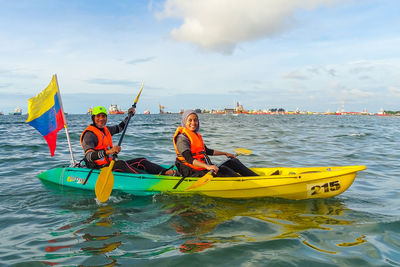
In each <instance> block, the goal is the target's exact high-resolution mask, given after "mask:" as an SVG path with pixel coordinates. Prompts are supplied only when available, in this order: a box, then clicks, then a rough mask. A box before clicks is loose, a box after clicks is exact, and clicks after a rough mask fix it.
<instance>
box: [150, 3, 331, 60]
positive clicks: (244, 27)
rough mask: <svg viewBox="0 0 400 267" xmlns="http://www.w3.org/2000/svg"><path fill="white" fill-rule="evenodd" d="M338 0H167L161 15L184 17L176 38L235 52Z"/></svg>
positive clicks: (214, 48)
mask: <svg viewBox="0 0 400 267" xmlns="http://www.w3.org/2000/svg"><path fill="white" fill-rule="evenodd" d="M335 2H338V0H319V1H318V0H235V1H231V0H218V1H215V0H201V1H199V0H167V1H166V3H165V5H164V9H163V11H162V12H161V13H160V14H158V15H159V17H160V18H181V19H183V24H182V25H180V27H179V28H175V29H173V30H172V32H171V36H172V38H173V39H175V40H177V41H184V42H190V43H193V44H195V45H196V46H198V47H200V48H202V49H205V50H210V51H217V52H222V53H232V52H233V50H234V49H235V47H236V45H237V44H239V43H241V42H245V41H252V40H259V39H264V38H267V37H271V36H274V35H276V34H278V33H281V32H284V31H286V30H288V29H289V28H291V27H293V26H294V21H295V19H294V15H295V13H296V11H298V10H302V9H313V8H316V7H319V6H322V5H325V4H330V3H335Z"/></svg>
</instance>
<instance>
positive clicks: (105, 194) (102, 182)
mask: <svg viewBox="0 0 400 267" xmlns="http://www.w3.org/2000/svg"><path fill="white" fill-rule="evenodd" d="M143 85H144V83H142V87H141V88H140V91H139V94H138V95H137V97H136V99H135V102H134V103H133V105H132V107H133V108H136V103H137V102H138V100H139V97H140V94H141V93H142V90H143ZM132 116H133V114H132V113H129V114H128V120H127V121H126V123H125V127H124V130H123V131H122V134H121V138H120V139H119V142H118V146H121V143H122V139H123V138H124V136H125V132H126V129H127V128H128V124H129V121H130V120H131V118H132ZM115 158H116V154H114V155H113V158H112V160H111V162H110V165H108V166H107V167H104V168H102V169H101V171H100V174H99V177H98V178H97V182H96V187H95V190H94V192H95V193H96V197H97V199H98V200H99V201H100V202H106V201H107V200H108V198H109V197H110V195H111V191H112V188H113V185H114V175H113V173H112V169H113V167H114V163H115Z"/></svg>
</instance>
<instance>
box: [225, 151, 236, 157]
mask: <svg viewBox="0 0 400 267" xmlns="http://www.w3.org/2000/svg"><path fill="white" fill-rule="evenodd" d="M225 156H226V157H227V158H236V156H235V154H232V153H228V152H225Z"/></svg>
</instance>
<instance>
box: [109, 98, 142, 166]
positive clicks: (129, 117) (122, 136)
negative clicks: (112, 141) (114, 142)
mask: <svg viewBox="0 0 400 267" xmlns="http://www.w3.org/2000/svg"><path fill="white" fill-rule="evenodd" d="M132 107H133V108H136V102H135V103H133V105H132ZM133 115H134V114H132V113H131V112H129V113H128V120H127V121H126V123H125V127H124V130H123V131H122V134H121V138H120V139H119V141H118V146H121V144H122V139H124V136H125V132H126V129H127V128H128V124H129V121H130V120H131V118H132V117H133ZM116 157H117V154H113V159H115V158H116Z"/></svg>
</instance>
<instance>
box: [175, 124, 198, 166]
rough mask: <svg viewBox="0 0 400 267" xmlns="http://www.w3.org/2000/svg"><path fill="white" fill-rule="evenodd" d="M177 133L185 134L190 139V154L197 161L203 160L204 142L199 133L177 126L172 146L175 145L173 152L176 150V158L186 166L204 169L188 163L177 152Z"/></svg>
mask: <svg viewBox="0 0 400 267" xmlns="http://www.w3.org/2000/svg"><path fill="white" fill-rule="evenodd" d="M178 134H185V135H186V136H187V137H188V138H189V141H190V151H191V152H192V156H193V158H194V159H197V160H198V161H201V162H205V147H204V142H203V138H202V137H201V135H200V134H199V133H195V132H192V131H191V130H188V129H186V128H185V127H178V128H177V129H176V132H175V134H174V139H173V142H174V147H175V152H176V156H177V157H176V159H177V160H179V161H180V162H182V163H183V164H185V165H186V166H189V167H190V168H193V169H195V170H198V171H201V170H205V168H201V167H196V166H194V165H193V164H190V163H188V162H187V161H186V160H185V158H184V157H183V156H182V155H181V154H180V153H179V152H178V148H177V147H176V137H177V136H178Z"/></svg>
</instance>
